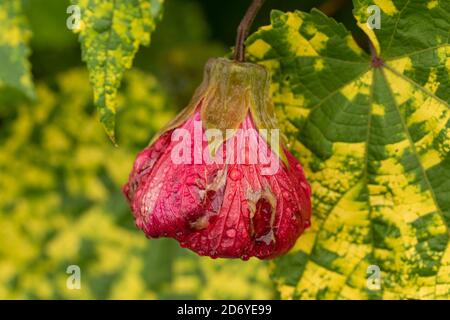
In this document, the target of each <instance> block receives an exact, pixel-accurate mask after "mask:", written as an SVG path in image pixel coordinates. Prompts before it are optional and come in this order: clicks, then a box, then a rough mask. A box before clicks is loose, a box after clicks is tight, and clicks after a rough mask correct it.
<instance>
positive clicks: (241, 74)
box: [123, 59, 311, 260]
mask: <svg viewBox="0 0 450 320" xmlns="http://www.w3.org/2000/svg"><path fill="white" fill-rule="evenodd" d="M269 84H270V79H269V75H268V73H267V71H266V70H265V69H264V68H262V67H260V66H257V65H254V64H250V63H236V62H231V61H229V60H225V59H212V60H210V61H209V62H208V64H207V66H206V70H205V80H204V82H203V84H202V85H201V86H200V88H199V89H198V90H197V92H196V94H195V96H194V98H193V100H192V102H191V103H190V105H189V106H188V107H187V108H186V109H185V110H184V111H183V112H181V113H180V115H179V116H178V117H176V118H175V120H174V121H173V122H172V123H171V124H170V125H169V126H168V128H166V129H165V130H163V132H162V134H161V135H160V136H159V137H157V139H156V140H155V141H154V142H153V143H152V144H151V145H150V146H149V147H147V148H146V149H144V150H143V151H142V152H141V153H140V154H139V155H138V157H137V159H136V161H135V163H134V167H133V171H132V172H131V175H130V178H129V181H128V183H127V184H126V185H125V186H124V188H123V191H124V193H125V195H126V197H127V199H128V201H129V203H130V206H131V209H132V211H133V213H134V217H135V221H136V225H137V226H138V228H140V229H142V230H143V231H144V232H145V234H146V235H147V236H148V237H151V238H158V237H172V238H174V239H176V240H178V241H179V242H180V244H181V245H182V246H183V247H186V248H189V249H191V250H193V251H195V252H196V253H198V254H199V255H207V256H210V257H213V258H216V257H223V258H242V259H244V260H245V259H248V258H250V257H253V256H254V257H258V258H260V259H266V258H273V257H276V256H279V255H282V254H284V253H286V252H287V251H289V249H291V248H292V246H293V245H294V244H295V242H296V240H297V239H298V237H299V236H300V235H301V234H302V233H303V231H304V229H306V228H308V227H309V226H310V219H311V201H310V198H311V190H310V187H309V185H308V182H307V181H306V178H305V176H304V173H303V169H302V167H301V166H300V164H299V162H298V161H297V159H295V157H294V156H293V155H292V154H291V153H290V152H289V151H288V150H287V149H286V148H285V147H284V146H283V145H282V144H281V143H280V142H279V139H277V136H278V131H277V130H276V120H275V115H274V112H273V107H272V104H271V102H270V98H269ZM261 129H266V131H264V130H261Z"/></svg>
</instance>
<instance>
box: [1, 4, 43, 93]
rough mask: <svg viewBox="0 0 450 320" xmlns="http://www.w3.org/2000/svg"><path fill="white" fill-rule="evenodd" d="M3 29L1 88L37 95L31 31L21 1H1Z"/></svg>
mask: <svg viewBox="0 0 450 320" xmlns="http://www.w3.org/2000/svg"><path fill="white" fill-rule="evenodd" d="M0 30H1V32H0V61H2V63H1V64H0V87H3V86H9V87H13V88H16V89H18V90H20V91H22V92H23V93H25V94H26V95H27V96H28V97H29V98H34V96H35V93H34V86H33V82H32V77H31V71H30V69H31V67H30V63H29V62H28V56H29V54H30V50H29V48H28V40H29V38H30V36H31V32H30V30H29V28H28V25H27V23H26V20H25V17H24V16H23V13H22V4H21V1H20V0H0Z"/></svg>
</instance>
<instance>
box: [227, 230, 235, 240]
mask: <svg viewBox="0 0 450 320" xmlns="http://www.w3.org/2000/svg"><path fill="white" fill-rule="evenodd" d="M226 234H227V236H229V237H230V238H234V236H235V235H236V230H234V229H228V230H227V232H226Z"/></svg>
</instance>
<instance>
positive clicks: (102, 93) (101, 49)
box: [72, 0, 164, 141]
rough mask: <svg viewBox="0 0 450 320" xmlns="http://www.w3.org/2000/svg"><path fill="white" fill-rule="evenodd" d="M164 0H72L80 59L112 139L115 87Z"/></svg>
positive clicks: (145, 40)
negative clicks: (78, 17) (77, 18)
mask: <svg viewBox="0 0 450 320" xmlns="http://www.w3.org/2000/svg"><path fill="white" fill-rule="evenodd" d="M163 1H164V0H72V3H73V4H74V5H78V6H79V8H80V13H81V23H80V24H79V25H78V28H77V29H75V30H74V31H75V32H79V34H80V36H79V40H80V42H81V46H82V52H83V60H84V61H85V62H86V63H87V67H88V69H89V73H90V82H91V84H92V86H93V89H94V102H95V104H96V106H97V108H98V110H99V113H100V121H101V123H102V124H103V126H104V127H105V130H106V133H107V134H108V136H109V137H110V138H111V139H112V140H113V141H114V127H115V114H116V105H117V101H116V100H117V99H116V97H117V90H118V88H119V87H120V83H121V80H122V77H123V73H124V72H125V70H126V69H128V68H130V67H131V65H132V62H133V58H134V56H135V54H136V52H137V50H138V49H139V46H140V45H148V44H149V43H150V35H151V33H152V32H153V31H154V29H155V24H156V22H157V21H158V20H159V19H160V17H161V14H162V4H163Z"/></svg>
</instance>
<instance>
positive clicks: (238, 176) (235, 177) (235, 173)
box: [229, 168, 242, 181]
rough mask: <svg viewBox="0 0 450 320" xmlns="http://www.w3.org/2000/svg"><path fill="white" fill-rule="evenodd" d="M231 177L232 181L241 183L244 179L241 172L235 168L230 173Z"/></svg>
mask: <svg viewBox="0 0 450 320" xmlns="http://www.w3.org/2000/svg"><path fill="white" fill-rule="evenodd" d="M229 177H230V179H231V180H234V181H239V180H241V178H242V173H241V171H239V169H237V168H233V169H232V170H231V171H230V174H229Z"/></svg>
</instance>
